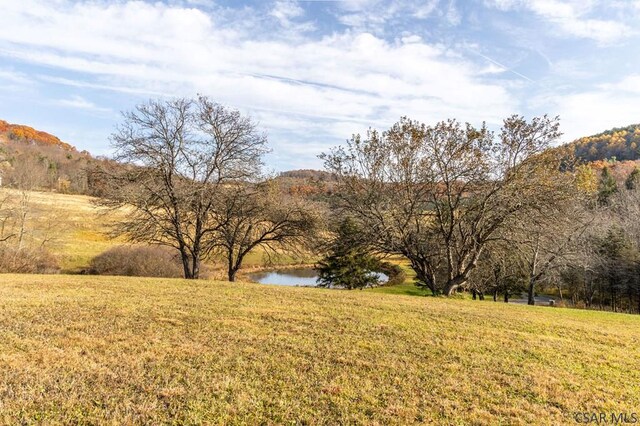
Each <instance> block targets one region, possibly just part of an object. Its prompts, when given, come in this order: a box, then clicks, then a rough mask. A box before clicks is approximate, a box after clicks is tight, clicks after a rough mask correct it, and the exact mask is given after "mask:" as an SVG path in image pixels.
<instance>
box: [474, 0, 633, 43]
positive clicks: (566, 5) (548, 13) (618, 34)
mask: <svg viewBox="0 0 640 426" xmlns="http://www.w3.org/2000/svg"><path fill="white" fill-rule="evenodd" d="M485 3H486V4H488V5H490V6H494V7H496V8H498V9H501V10H511V9H514V8H518V7H520V8H526V9H528V10H530V11H532V12H534V13H535V14H536V15H538V16H540V17H541V18H543V19H545V20H547V21H549V22H551V23H552V24H554V25H555V26H556V27H557V28H558V29H560V31H562V32H563V33H565V34H567V35H570V36H573V37H579V38H586V39H592V40H595V41H597V42H599V43H603V44H608V43H613V42H615V41H618V40H620V39H623V38H625V37H628V36H630V35H632V34H634V30H633V29H632V28H631V27H629V26H628V25H627V24H625V23H623V22H620V21H619V20H614V19H601V18H599V17H598V18H593V17H589V15H590V14H592V12H593V10H594V8H595V5H596V2H594V1H585V0H569V1H560V0H487V1H485ZM605 6H606V3H605ZM629 6H630V4H629Z"/></svg>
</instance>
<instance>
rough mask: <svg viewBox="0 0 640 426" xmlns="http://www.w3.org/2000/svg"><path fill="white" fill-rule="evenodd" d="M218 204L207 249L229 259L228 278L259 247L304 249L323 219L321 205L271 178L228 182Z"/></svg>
mask: <svg viewBox="0 0 640 426" xmlns="http://www.w3.org/2000/svg"><path fill="white" fill-rule="evenodd" d="M218 206H219V207H218V208H217V215H218V217H217V220H218V223H219V225H218V228H217V231H216V233H215V238H213V239H212V240H211V241H210V242H209V243H208V246H207V248H206V249H207V252H213V253H214V254H217V255H219V256H221V257H222V258H224V259H225V260H226V263H227V276H228V279H229V281H235V279H236V273H237V272H238V270H239V269H240V267H241V266H242V262H243V261H244V259H245V257H246V255H247V254H249V253H250V252H251V251H252V250H254V249H256V248H258V247H259V248H262V249H263V251H264V253H265V254H266V255H272V254H279V253H283V252H289V253H294V254H300V252H304V250H305V249H306V248H309V247H310V243H311V241H313V240H314V235H315V234H316V233H317V231H318V229H319V224H320V223H321V221H320V218H321V215H320V213H319V211H320V207H319V206H317V205H312V204H311V203H309V202H308V201H305V200H303V199H301V198H299V197H293V196H290V195H287V194H284V193H283V192H282V191H280V188H279V187H278V185H277V183H276V182H274V181H272V180H266V181H264V182H261V183H259V184H238V185H234V186H229V187H227V188H225V189H224V190H223V191H222V192H221V197H220V199H219V201H218Z"/></svg>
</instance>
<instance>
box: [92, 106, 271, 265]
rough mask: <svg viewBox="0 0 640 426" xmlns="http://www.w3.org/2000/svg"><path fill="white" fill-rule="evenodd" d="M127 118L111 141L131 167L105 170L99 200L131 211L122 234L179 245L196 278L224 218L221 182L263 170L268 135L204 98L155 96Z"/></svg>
mask: <svg viewBox="0 0 640 426" xmlns="http://www.w3.org/2000/svg"><path fill="white" fill-rule="evenodd" d="M123 116H124V120H123V122H122V124H121V125H120V126H119V127H118V129H117V131H116V132H115V133H114V134H113V136H112V142H113V147H114V148H115V150H116V155H115V159H116V160H117V161H120V162H122V163H125V164H127V165H128V166H127V167H122V168H121V167H115V168H114V167H111V168H104V169H103V170H102V173H103V176H102V179H104V181H105V182H107V185H106V187H105V193H104V196H105V198H104V199H102V200H101V202H102V203H103V204H106V205H108V206H111V207H122V206H126V209H128V210H125V211H128V212H129V213H128V215H127V218H126V219H125V220H124V221H123V222H121V223H120V224H119V226H118V227H117V228H116V230H115V231H116V233H118V234H124V235H126V236H127V237H128V238H129V239H131V240H132V241H143V242H148V243H153V244H160V245H167V246H170V247H174V248H176V249H177V250H178V251H179V253H180V257H181V260H182V266H183V269H184V276H185V278H198V276H199V273H200V264H201V261H202V258H203V256H204V255H206V254H207V252H208V251H209V250H210V249H209V247H210V246H211V245H212V244H214V243H212V241H213V240H214V239H215V238H216V236H217V235H218V231H219V230H220V229H221V226H222V225H223V224H224V223H221V222H219V221H218V220H217V219H218V217H219V216H218V214H217V212H216V210H215V208H216V206H217V199H218V196H219V193H220V191H221V188H222V187H223V186H224V185H233V184H237V183H240V182H245V181H250V180H251V179H253V178H254V177H255V176H256V175H258V174H259V169H260V166H261V156H262V155H263V154H264V153H265V152H266V151H267V149H266V141H267V140H266V136H265V135H264V134H263V133H260V132H259V131H258V130H257V127H256V124H255V123H254V122H253V121H252V120H251V119H250V118H248V117H243V116H242V115H241V114H240V113H239V112H238V111H235V110H230V109H227V108H225V107H223V106H222V105H219V104H217V103H214V102H212V101H210V100H209V99H208V98H206V97H204V96H200V97H198V98H197V99H193V100H192V99H175V100H169V101H158V100H151V101H149V102H147V103H145V104H143V105H139V106H137V107H136V108H135V110H133V111H130V112H126V113H124V114H123Z"/></svg>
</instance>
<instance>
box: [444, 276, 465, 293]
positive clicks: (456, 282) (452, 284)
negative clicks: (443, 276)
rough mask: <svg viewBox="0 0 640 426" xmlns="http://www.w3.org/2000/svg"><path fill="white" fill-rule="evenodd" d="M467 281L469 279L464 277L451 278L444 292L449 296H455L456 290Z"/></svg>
mask: <svg viewBox="0 0 640 426" xmlns="http://www.w3.org/2000/svg"><path fill="white" fill-rule="evenodd" d="M466 282H467V280H466V279H464V278H462V277H458V278H454V279H452V280H449V282H447V285H446V287H445V288H444V294H445V295H447V296H453V294H454V293H455V292H456V291H458V289H459V288H460V287H462V286H463V285H465V284H466Z"/></svg>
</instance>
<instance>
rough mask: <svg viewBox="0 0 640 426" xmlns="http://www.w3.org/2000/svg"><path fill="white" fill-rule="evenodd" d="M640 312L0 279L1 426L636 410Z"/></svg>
mask: <svg viewBox="0 0 640 426" xmlns="http://www.w3.org/2000/svg"><path fill="white" fill-rule="evenodd" d="M639 343H640V317H638V316H631V315H622V314H610V313H602V312H590V311H580V310H569V309H551V308H540V307H529V306H513V305H506V304H504V303H493V302H479V301H476V302H473V301H468V300H449V299H443V298H432V297H425V298H419V297H403V296H397V295H386V294H379V293H375V292H373V291H351V292H349V291H340V290H322V289H309V288H286V287H277V286H263V285H257V284H248V283H236V284H230V283H223V282H211V281H196V282H188V281H185V280H168V279H136V278H113V277H87V276H64V275H60V276H33V275H22V276H18V275H0V423H5V424H19V423H26V424H28V423H42V424H97V423H100V424H103V423H108V424H132V423H136V424H164V423H178V424H200V423H208V424H295V423H299V424H381V425H382V424H408V423H429V424H433V423H437V424H488V425H495V424H564V423H568V424H573V423H574V422H573V413H574V412H576V411H587V412H601V411H604V412H638V410H639V409H640V370H639V369H638V360H639V359H640V345H639Z"/></svg>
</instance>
